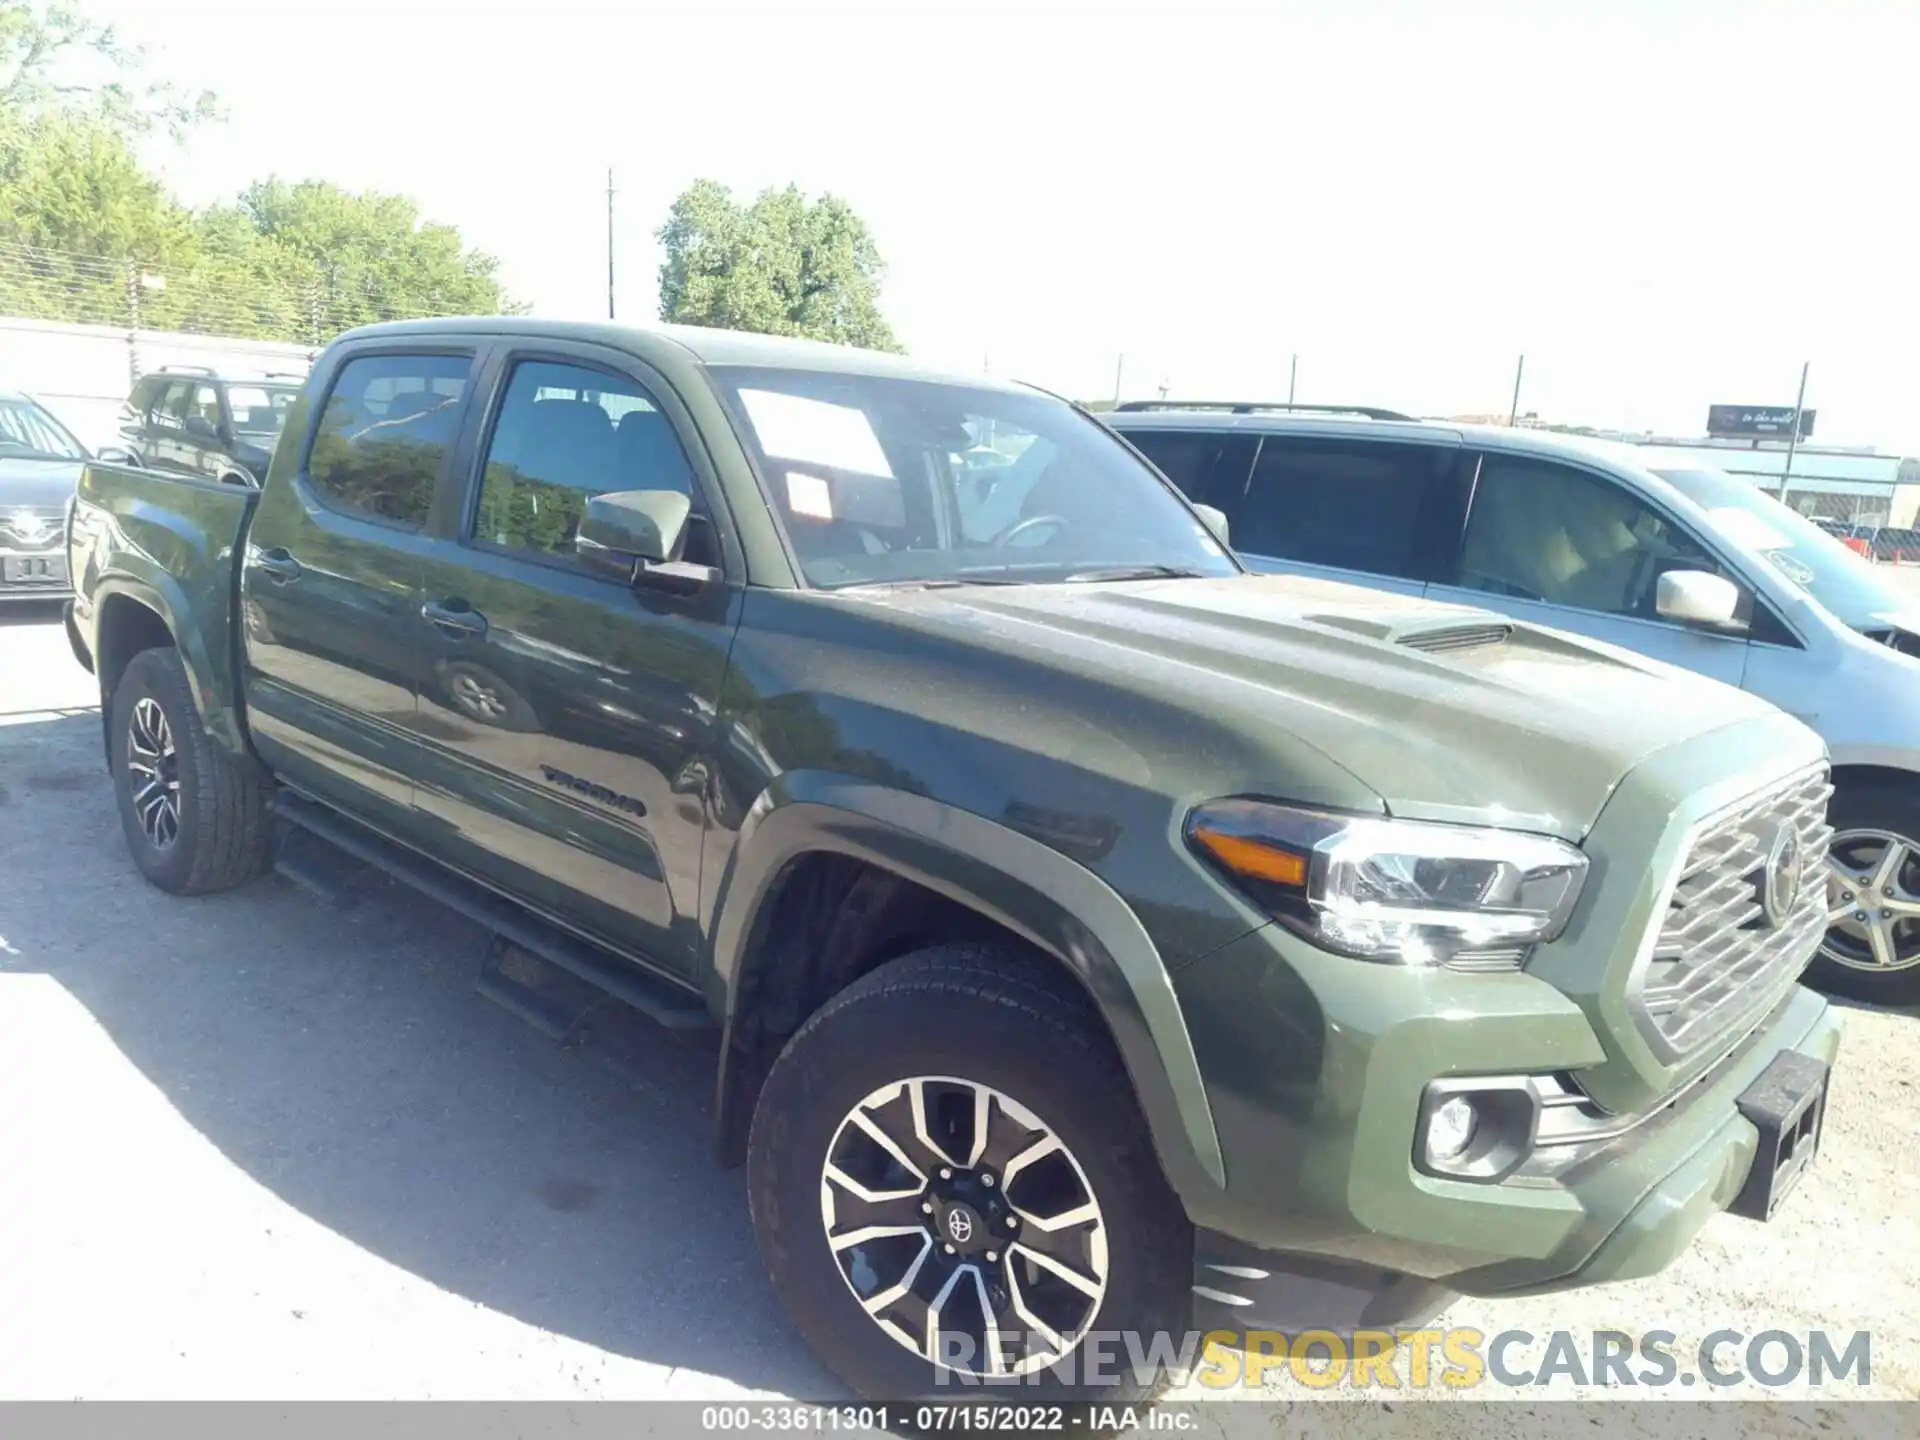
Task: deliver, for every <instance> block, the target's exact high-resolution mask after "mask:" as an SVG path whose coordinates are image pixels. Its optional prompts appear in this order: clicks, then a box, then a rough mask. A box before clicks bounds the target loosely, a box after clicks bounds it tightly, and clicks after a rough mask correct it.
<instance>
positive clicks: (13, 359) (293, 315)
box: [0, 240, 473, 444]
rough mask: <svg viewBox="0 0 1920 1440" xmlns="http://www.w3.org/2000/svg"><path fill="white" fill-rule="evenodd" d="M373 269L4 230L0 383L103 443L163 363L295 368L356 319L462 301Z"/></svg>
mask: <svg viewBox="0 0 1920 1440" xmlns="http://www.w3.org/2000/svg"><path fill="white" fill-rule="evenodd" d="M391 283H392V282H391V280H390V279H389V280H383V278H382V277H381V275H380V274H378V273H377V272H375V271H372V270H369V269H366V268H364V267H362V268H355V267H345V266H326V265H312V264H308V263H307V262H305V261H298V260H290V259H289V258H288V257H286V256H254V257H251V258H239V257H234V256H222V255H217V254H216V255H208V256H205V257H203V258H202V259H200V260H199V261H197V262H196V263H194V264H192V265H176V266H156V265H143V264H139V263H136V262H132V261H127V260H122V259H115V258H112V257H108V256H103V255H84V254H77V253H74V252H71V251H64V250H51V249H47V248H44V247H40V246H32V245H23V244H20V243H18V242H16V241H6V240H0V385H5V386H10V387H14V388H18V389H25V390H30V391H33V392H34V393H35V394H36V395H37V396H38V397H39V398H40V399H41V400H42V401H43V402H44V403H46V404H47V405H48V406H49V407H50V408H51V409H53V411H54V412H55V414H57V415H58V416H59V417H60V418H61V419H62V420H63V421H65V422H66V424H67V425H68V426H69V428H71V429H73V430H74V431H75V432H76V433H77V434H79V435H80V437H81V438H82V439H83V440H86V441H87V442H88V443H90V444H102V443H110V442H111V439H112V436H113V430H114V423H115V416H116V415H117V412H118V410H119V407H120V404H121V402H122V401H124V400H125V399H126V397H127V395H128V393H129V392H130V390H131V389H132V386H133V382H134V381H135V380H136V379H138V378H139V377H140V376H141V375H143V374H145V373H147V372H149V371H152V370H157V369H159V368H161V367H162V366H164V365H199V366H207V367H210V368H215V369H222V370H227V369H231V370H233V371H235V372H236V373H249V372H257V371H263V370H274V371H288V370H291V371H294V372H296V373H297V372H304V371H305V369H306V367H307V363H308V362H309V361H310V360H311V359H312V357H313V355H314V354H315V353H316V352H317V351H318V350H319V349H320V348H321V347H323V346H324V345H326V344H327V342H328V341H330V340H332V339H333V337H334V336H336V335H338V334H340V333H341V332H342V331H344V330H350V329H352V328H353V327H355V326H357V325H367V324H372V323H375V322H377V321H382V320H410V319H420V318H425V317H429V316H434V315H448V314H459V313H465V312H470V311H471V309H472V308H473V302H472V300H471V299H468V300H467V301H466V303H465V304H462V303H458V300H457V299H454V298H450V299H449V301H448V303H446V304H444V305H436V304H433V303H431V302H432V296H431V294H429V295H428V297H427V301H426V302H425V303H423V302H422V300H421V298H420V297H421V285H420V282H419V279H418V277H417V276H413V277H407V282H406V283H407V284H408V287H409V291H408V294H407V295H406V296H405V297H404V298H399V297H396V296H395V295H394V294H393V293H390V291H389V289H388V288H386V287H387V285H389V284H391Z"/></svg>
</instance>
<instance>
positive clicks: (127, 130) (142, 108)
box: [0, 0, 218, 137]
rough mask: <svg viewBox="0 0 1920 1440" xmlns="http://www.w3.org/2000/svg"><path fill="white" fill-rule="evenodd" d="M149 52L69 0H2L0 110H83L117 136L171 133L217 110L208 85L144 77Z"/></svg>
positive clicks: (38, 113) (32, 114)
mask: <svg viewBox="0 0 1920 1440" xmlns="http://www.w3.org/2000/svg"><path fill="white" fill-rule="evenodd" d="M146 60H147V56H146V51H145V50H144V49H142V48H141V47H139V46H135V45H128V44H126V43H124V42H123V41H122V40H121V39H120V36H119V35H118V33H117V32H116V31H115V30H114V28H113V27H112V26H111V25H101V24H97V23H95V22H94V21H91V20H89V19H87V18H86V16H85V15H84V14H83V13H82V12H81V10H80V8H79V7H78V6H77V5H73V4H69V3H66V0H44V3H43V0H0V112H12V114H14V115H15V116H17V117H21V118H26V119H34V118H39V117H44V116H46V115H48V114H50V113H58V114H62V115H66V116H69V117H71V116H73V115H74V114H75V113H76V112H79V113H84V114H86V115H89V116H91V117H92V118H93V119H95V120H97V121H99V122H100V123H102V124H103V125H105V126H107V127H108V128H109V129H112V130H115V131H118V132H119V133H120V134H122V135H139V134H145V133H146V132H148V131H150V130H153V129H156V128H165V129H167V130H169V131H171V132H172V133H173V134H174V135H175V136H176V137H177V136H178V135H179V134H180V133H181V132H183V131H184V130H185V129H186V128H187V127H188V126H190V125H193V124H196V123H198V122H199V121H202V120H208V119H212V118H213V117H214V116H215V115H216V113H217V108H218V107H217V105H216V103H215V100H214V97H213V94H212V92H211V91H205V90H202V91H198V92H188V91H183V90H180V89H178V88H177V87H175V86H173V85H170V84H167V83H166V82H164V81H153V82H146V83H142V82H141V80H140V73H139V72H140V71H141V70H142V69H143V68H144V67H145V65H146Z"/></svg>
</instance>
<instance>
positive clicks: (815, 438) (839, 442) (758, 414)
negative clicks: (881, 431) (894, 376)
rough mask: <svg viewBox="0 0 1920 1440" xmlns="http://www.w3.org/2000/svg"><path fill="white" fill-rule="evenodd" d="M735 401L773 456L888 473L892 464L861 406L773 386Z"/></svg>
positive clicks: (887, 475) (859, 471) (861, 471)
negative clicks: (790, 393) (856, 406)
mask: <svg viewBox="0 0 1920 1440" xmlns="http://www.w3.org/2000/svg"><path fill="white" fill-rule="evenodd" d="M740 403H741V404H742V405H744V406H745V407H746V411H747V418H748V419H749V420H751V421H752V422H753V429H754V433H755V434H756V435H758V436H759V437H760V448H761V449H762V450H764V451H766V452H767V454H768V455H770V456H773V457H774V458H776V459H780V460H799V461H803V462H805V463H807V464H810V465H825V466H827V467H829V468H830V469H834V470H851V471H853V472H855V473H856V474H860V475H879V476H883V477H885V478H886V479H889V480H891V479H892V478H893V467H892V466H890V465H888V464H887V456H886V452H885V451H883V450H882V449H881V448H880V437H879V436H878V435H876V434H874V433H873V422H872V421H870V420H869V419H867V412H866V411H864V410H858V409H855V408H854V407H853V406H851V405H832V404H829V403H828V402H827V401H825V400H813V399H809V398H808V397H807V396H805V395H788V394H786V393H784V392H783V391H779V390H742V391H741V392H740Z"/></svg>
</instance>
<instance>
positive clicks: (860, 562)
mask: <svg viewBox="0 0 1920 1440" xmlns="http://www.w3.org/2000/svg"><path fill="white" fill-rule="evenodd" d="M713 374H714V377H715V379H716V380H718V381H719V383H720V386H721V389H722V390H723V391H724V392H725V396H726V399H727V402H728V404H729V405H730V406H731V408H732V410H733V412H734V416H735V419H736V422H737V423H738V424H739V426H740V428H741V430H742V432H743V434H745V435H746V436H748V437H749V440H750V446H749V448H750V449H751V450H752V451H753V452H754V459H755V460H756V461H757V463H758V465H759V467H760V473H761V477H762V480H763V483H764V484H765V486H766V488H767V492H768V498H769V499H770V501H771V502H772V504H773V508H774V510H775V511H776V512H777V513H778V515H779V517H780V521H781V524H782V525H783V526H784V527H785V529H786V532H787V536H788V538H789V540H790V542H791V544H792V546H793V549H794V553H795V555H796V557H797V558H798V559H799V562H800V567H801V569H802V571H803V572H804V573H805V575H806V577H807V581H808V583H809V584H812V585H817V586H822V587H829V588H830V587H837V586H843V585H870V584H887V583H899V582H913V581H922V582H927V581H943V580H944V581H959V582H975V583H993V582H1003V583H1004V582H1026V583H1046V582H1051V581H1058V580H1116V579H1124V578H1132V577H1134V576H1136V575H1139V576H1152V575H1188V574H1191V575H1233V574H1237V573H1238V572H1239V568H1240V567H1239V565H1238V564H1237V563H1236V562H1235V561H1234V560H1233V558H1232V557H1231V556H1230V555H1229V554H1228V553H1227V552H1226V550H1225V548H1224V547H1222V546H1221V545H1220V544H1219V542H1218V541H1216V540H1215V539H1214V538H1213V536H1212V534H1211V533H1209V532H1208V530H1207V529H1206V527H1205V526H1204V525H1202V524H1201V523H1200V521H1199V520H1198V519H1197V518H1196V517H1195V516H1194V515H1193V513H1192V512H1191V511H1190V510H1188V509H1187V507H1186V506H1185V504H1183V503H1182V502H1181V500H1180V499H1179V498H1178V497H1177V496H1176V495H1175V494H1174V493H1173V492H1172V491H1171V490H1169V489H1168V488H1167V486H1166V484H1165V483H1164V482H1163V481H1161V479H1160V477H1159V476H1157V475H1156V474H1154V472H1153V471H1152V470H1151V469H1149V468H1148V467H1147V466H1145V465H1143V464H1142V463H1141V462H1140V461H1139V460H1137V459H1136V458H1135V457H1134V456H1133V455H1132V454H1131V453H1130V452H1129V451H1128V450H1127V449H1126V448H1125V447H1124V446H1123V445H1122V444H1121V443H1120V442H1119V441H1118V440H1116V439H1114V437H1113V436H1112V435H1111V434H1109V433H1108V432H1107V431H1106V430H1105V429H1104V428H1103V427H1102V426H1100V425H1099V424H1097V423H1095V422H1094V421H1092V420H1089V419H1088V418H1087V417H1085V416H1084V415H1081V414H1079V413H1078V412H1076V411H1075V410H1074V409H1072V408H1071V407H1070V406H1068V405H1065V404H1062V403H1061V402H1060V401H1057V400H1053V399H1049V398H1047V397H1045V396H1042V395H1038V394H1030V393H1023V392H1021V391H1012V390H997V389H990V388H987V387H985V386H970V385H949V384H942V383H938V382H932V381H924V380H902V379H893V378H886V377H880V376H869V375H847V374H829V373H823V372H820V371H813V370H784V369H771V368H767V369H763V368H758V367H748V366H716V367H714V370H713Z"/></svg>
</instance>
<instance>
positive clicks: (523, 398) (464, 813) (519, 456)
mask: <svg viewBox="0 0 1920 1440" xmlns="http://www.w3.org/2000/svg"><path fill="white" fill-rule="evenodd" d="M490 388H491V390H492V393H493V395H494V397H495V398H494V400H493V403H492V407H491V417H490V420H489V423H488V425H487V426H486V428H485V430H484V431H483V436H482V444H481V446H480V447H478V449H479V451H480V454H479V460H478V463H477V464H475V465H474V467H473V483H472V485H471V486H470V491H471V493H470V494H469V496H468V497H467V503H466V505H465V507H464V513H463V514H461V515H460V516H459V517H458V519H457V523H455V524H452V525H450V526H448V527H445V531H444V533H440V534H437V535H436V538H435V539H434V540H433V541H432V543H431V545H430V546H429V549H428V552H427V555H426V559H425V565H424V568H423V571H422V593H421V599H422V606H421V611H420V619H419V621H418V623H417V625H416V633H417V634H418V635H419V637H420V644H421V647H422V667H421V685H420V697H419V713H418V715H417V717H416V719H415V721H414V728H415V730H416V731H417V733H418V735H419V737H420V742H421V745H422V749H423V754H424V756H425V757H426V758H425V759H424V761H423V763H422V766H421V768H420V770H419V772H418V775H417V780H418V785H417V789H416V796H415V803H416V804H417V805H418V807H419V809H420V811H421V813H422V817H423V821H424V822H425V823H426V824H428V825H429V826H431V827H433V829H434V835H435V844H436V846H437V847H439V851H440V853H442V854H444V855H445V856H446V858H448V859H450V860H452V861H453V862H454V863H455V864H456V865H458V866H460V867H461V868H462V869H464V870H467V871H468V872H469V873H472V874H474V875H476V876H478V877H479V878H481V879H483V880H486V881H488V882H489V883H491V884H493V885H495V886H496V887H498V888H500V889H502V890H505V891H507V892H508V893H510V894H512V895H514V896H515V897H516V898H518V899H520V900H522V901H523V902H525V903H528V904H531V905H532V906H534V907H535V908H537V909H540V910H543V911H545V912H547V913H548V914H550V915H552V916H554V917H556V918H559V919H562V920H564V921H565V922H566V923H568V924H569V925H571V926H572V927H573V928H575V929H579V930H582V931H584V932H586V933H588V934H589V935H591V936H592V937H594V938H597V939H601V940H603V941H605V942H607V943H609V944H611V945H613V946H615V947H616V948H618V949H620V950H621V951H623V952H625V953H627V954H629V955H632V956H634V957H635V958H637V959H639V960H641V961H643V962H646V963H648V964H651V965H653V966H654V967H656V968H658V969H660V970H663V971H666V972H669V973H675V974H686V973H688V972H689V971H690V970H691V969H692V968H693V965H694V962H695V957H696V955H697V953H698V948H699V947H698V934H699V926H698V915H699V894H700V871H699V866H700V850H701V840H702V836H703V833H704V829H705V820H706V810H705V802H706V794H707V775H708V770H709V766H708V763H707V761H708V757H709V756H710V755H711V752H712V749H713V746H714V737H715V731H716V715H717V713H718V707H719V701H720V683H721V680H722V678H723V677H724V675H725V672H726V664H727V651H728V646H729V642H730V640H731V637H732V634H733V630H734V627H735V625H736V623H737V621H738V613H739V610H738V607H739V593H740V592H739V590H738V587H737V586H733V585H720V586H715V587H713V588H711V589H709V590H707V591H705V592H703V593H701V594H699V595H694V596H689V597H674V596H669V595H664V594H658V593H652V592H649V591H646V590H636V589H635V588H634V587H632V586H630V585H628V584H626V583H624V582H622V581H619V580H613V579H608V578H605V577H603V576H601V575H598V574H595V573H591V572H589V571H588V570H586V569H585V568H583V567H582V566H581V565H580V564H579V563H578V562H577V560H576V559H575V557H574V551H573V540H574V534H575V531H576V529H577V527H578V525H579V521H580V515H581V512H582V509H583V507H584V506H585V503H586V501H587V498H588V497H589V496H591V495H595V494H600V493H604V492H607V491H616V490H676V491H680V492H683V493H686V494H689V495H691V496H692V497H693V499H694V509H695V514H696V516H697V517H700V518H697V519H696V521H695V523H694V526H693V528H692V531H691V533H690V541H689V546H690V548H689V551H688V558H689V559H697V560H702V561H705V562H710V563H714V564H719V563H720V557H719V555H718V553H717V546H716V545H715V544H714V532H713V530H712V528H711V523H710V521H709V520H708V519H707V518H706V517H708V516H710V515H711V514H712V511H711V509H710V508H709V500H708V493H709V492H708V489H707V487H706V486H705V485H704V484H703V483H702V482H701V481H700V480H698V479H697V478H696V472H695V470H694V468H693V466H692V465H691V464H690V463H689V461H688V458H687V457H688V450H687V448H686V447H684V446H683V444H682V440H681V438H680V435H679V434H678V433H676V420H677V419H680V418H682V412H680V411H679V408H678V402H677V401H676V400H675V399H674V397H672V396H671V394H670V393H669V392H668V391H667V390H666V388H665V386H664V385H663V384H662V383H661V382H659V381H658V379H657V378H656V377H654V376H652V375H651V374H649V373H644V372H643V371H642V370H641V369H640V368H639V367H637V366H635V365H634V363H633V362H632V361H630V360H628V359H625V358H623V357H619V356H616V355H612V354H602V352H599V351H597V350H593V349H590V348H580V349H575V348H571V347H564V348H561V349H558V350H554V349H545V348H543V349H540V350H524V351H519V352H511V353H508V354H506V355H504V356H503V357H502V358H501V361H500V363H499V364H498V366H497V367H495V368H494V380H493V382H492V384H491V387H490ZM683 428H685V427H684V426H683ZM440 528H441V527H439V526H436V529H437V530H439V529H440Z"/></svg>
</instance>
